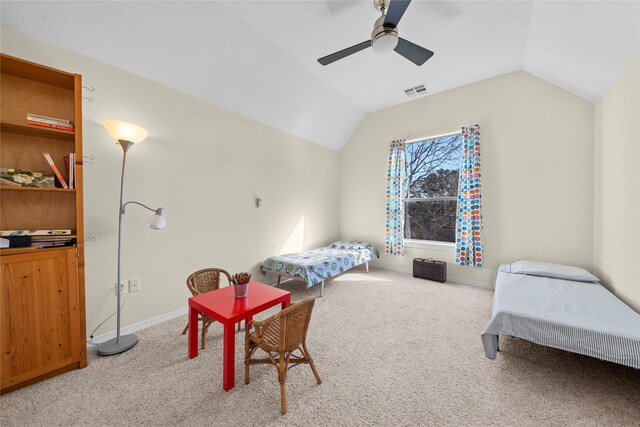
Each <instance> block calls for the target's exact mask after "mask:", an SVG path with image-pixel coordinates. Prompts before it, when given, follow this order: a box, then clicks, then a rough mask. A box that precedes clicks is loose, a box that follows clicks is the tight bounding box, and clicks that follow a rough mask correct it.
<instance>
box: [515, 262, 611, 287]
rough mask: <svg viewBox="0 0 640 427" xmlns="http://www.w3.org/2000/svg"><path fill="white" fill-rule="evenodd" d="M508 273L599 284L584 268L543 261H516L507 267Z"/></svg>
mask: <svg viewBox="0 0 640 427" xmlns="http://www.w3.org/2000/svg"><path fill="white" fill-rule="evenodd" d="M506 267H507V268H506V271H507V272H509V273H515V274H529V275H531V276H540V277H550V278H552V279H562V280H572V281H574V282H599V281H600V279H598V278H597V277H596V276H594V275H593V274H591V273H589V272H588V271H587V270H585V269H584V268H580V267H573V266H571V265H562V264H552V263H550V262H542V261H516V262H514V263H511V264H508V265H507V266H506Z"/></svg>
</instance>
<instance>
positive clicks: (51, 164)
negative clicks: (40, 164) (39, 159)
mask: <svg viewBox="0 0 640 427" xmlns="http://www.w3.org/2000/svg"><path fill="white" fill-rule="evenodd" d="M42 155H43V156H44V158H45V160H46V161H47V163H49V166H51V170H52V171H53V173H54V174H55V175H56V177H57V178H58V181H60V184H61V185H62V188H69V186H68V185H67V181H65V180H64V178H63V177H62V174H61V173H60V171H59V170H58V167H57V166H56V164H55V163H54V162H53V159H52V158H51V156H50V155H49V153H42Z"/></svg>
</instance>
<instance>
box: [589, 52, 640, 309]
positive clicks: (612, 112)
mask: <svg viewBox="0 0 640 427" xmlns="http://www.w3.org/2000/svg"><path fill="white" fill-rule="evenodd" d="M595 117H596V137H595V154H596V155H595V200H594V202H595V205H594V206H595V208H594V211H595V218H594V244H593V265H594V270H595V274H596V275H597V276H598V277H600V278H601V279H602V281H603V283H604V284H605V285H606V286H608V287H609V288H610V289H611V290H612V291H613V292H615V293H616V294H617V295H618V296H619V297H620V298H621V299H622V300H624V301H625V302H626V303H627V304H629V305H631V307H633V308H634V309H635V310H636V311H638V312H640V203H639V200H640V173H639V170H640V136H638V135H639V134H638V131H639V129H638V126H639V125H640V58H638V59H636V60H635V61H634V63H633V64H631V65H630V66H629V67H628V68H627V69H626V70H625V71H624V72H623V73H622V75H621V76H620V77H619V78H618V80H616V82H615V83H614V84H613V85H611V87H610V88H609V89H608V90H607V92H606V93H605V94H604V95H603V96H602V98H601V99H600V100H599V101H598V102H597V104H596V111H595Z"/></svg>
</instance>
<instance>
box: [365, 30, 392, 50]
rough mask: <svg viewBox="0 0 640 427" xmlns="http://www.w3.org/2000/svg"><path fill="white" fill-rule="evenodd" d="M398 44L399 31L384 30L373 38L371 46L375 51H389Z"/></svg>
mask: <svg viewBox="0 0 640 427" xmlns="http://www.w3.org/2000/svg"><path fill="white" fill-rule="evenodd" d="M397 45H398V32H397V31H395V30H391V31H383V32H381V33H379V34H377V35H376V36H375V37H374V38H373V40H371V48H372V49H373V51H374V52H375V53H380V54H382V53H389V52H391V51H392V50H393V49H395V48H396V46H397Z"/></svg>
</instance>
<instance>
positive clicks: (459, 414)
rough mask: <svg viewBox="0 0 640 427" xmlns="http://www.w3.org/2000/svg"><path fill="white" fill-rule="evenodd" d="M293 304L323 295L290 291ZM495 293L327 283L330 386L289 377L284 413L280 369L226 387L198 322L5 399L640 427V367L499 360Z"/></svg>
mask: <svg viewBox="0 0 640 427" xmlns="http://www.w3.org/2000/svg"><path fill="white" fill-rule="evenodd" d="M282 287H283V288H285V289H287V290H290V291H292V292H293V300H299V299H301V298H303V297H305V296H308V295H315V294H316V293H317V289H313V290H310V291H306V290H303V287H302V286H301V284H300V283H293V282H289V283H285V284H283V285H282ZM492 295H493V293H492V291H490V290H486V289H480V288H474V287H469V286H462V285H451V284H449V285H442V284H439V283H434V282H429V281H424V280H420V279H413V278H411V277H409V276H406V275H403V274H399V273H392V272H388V271H382V270H372V272H371V273H369V274H366V273H364V271H360V270H357V271H355V272H353V273H347V274H343V275H342V276H339V277H338V278H336V279H334V280H333V281H331V282H328V284H327V285H326V286H325V297H324V300H318V302H317V304H316V308H315V311H314V315H313V318H312V323H311V328H310V334H309V339H308V344H309V351H310V352H311V354H312V356H313V357H314V359H315V361H316V365H317V367H318V371H319V373H320V375H321V377H322V379H323V383H322V385H317V384H316V382H315V381H314V378H313V374H312V372H311V369H310V368H308V367H307V366H301V367H297V368H294V369H293V370H291V371H290V372H289V379H288V382H287V392H288V414H287V415H286V416H284V417H282V416H281V415H280V412H279V408H280V401H279V388H278V382H277V374H276V371H275V369H274V368H273V367H270V366H257V367H254V368H253V369H252V381H251V384H250V385H248V386H247V385H244V382H243V379H242V378H243V377H242V372H243V365H242V354H243V353H242V352H243V345H244V344H243V335H242V334H237V335H236V342H237V346H236V376H235V378H236V387H235V388H234V389H233V390H232V391H230V392H229V393H226V392H224V391H223V390H222V379H221V377H222V365H221V358H222V328H221V327H220V325H213V326H211V329H210V330H209V334H208V338H207V348H206V350H205V351H204V352H201V353H200V356H199V357H198V358H196V359H193V360H188V359H187V339H186V336H183V335H180V332H181V331H182V328H183V327H184V325H185V322H186V318H181V319H176V320H174V321H170V322H167V323H164V324H162V325H158V326H155V327H152V328H150V329H147V330H144V331H141V332H139V334H138V335H139V337H140V343H139V344H138V345H137V346H136V347H135V348H134V349H132V350H130V351H129V352H127V353H124V354H122V355H119V356H112V357H106V358H99V357H97V356H96V355H95V352H94V351H92V352H91V353H90V360H89V367H88V368H86V369H83V370H77V371H73V372H70V373H67V374H64V375H61V376H58V377H55V378H52V379H50V380H47V381H44V382H41V383H39V384H35V385H32V386H30V387H27V388H24V389H21V390H17V391H15V392H12V393H9V394H7V395H4V396H2V397H1V398H0V402H1V410H2V413H1V415H0V417H1V418H0V421H1V424H2V426H13V425H28V426H35V425H47V426H48V425H65V426H67V425H85V426H86V425H98V426H102V425H136V424H141V425H158V426H169V425H194V426H199V425H216V426H242V425H245V426H257V425H260V426H262V425H278V424H286V425H300V426H337V425H381V426H395V425H518V426H534V425H535V426H538V425H580V426H587V425H594V426H595V425H599V426H604V425H607V426H612V425H640V371H636V370H633V369H631V368H627V367H623V366H620V365H615V364H612V363H608V362H602V361H599V360H596V359H592V358H589V357H586V356H579V355H576V354H571V353H567V352H563V351H559V350H554V349H549V348H545V347H541V346H537V345H533V344H530V343H528V342H525V341H523V340H519V339H515V338H512V339H509V338H504V339H503V340H501V347H502V352H501V353H500V354H499V355H498V358H497V359H496V360H495V361H490V360H488V359H486V358H485V357H484V353H483V349H482V344H481V342H480V333H481V331H482V329H483V327H484V325H485V324H486V322H487V321H488V319H489V317H490V313H491V298H492Z"/></svg>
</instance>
